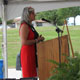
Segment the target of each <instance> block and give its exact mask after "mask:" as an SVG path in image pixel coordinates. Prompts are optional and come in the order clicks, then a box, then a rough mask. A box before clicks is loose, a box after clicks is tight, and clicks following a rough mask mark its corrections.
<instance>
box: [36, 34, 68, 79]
mask: <svg viewBox="0 0 80 80" xmlns="http://www.w3.org/2000/svg"><path fill="white" fill-rule="evenodd" d="M60 40H61V41H60V44H61V62H66V56H63V54H65V55H67V56H69V44H68V36H67V35H65V36H62V37H60ZM37 55H38V76H39V80H47V79H48V78H49V77H50V76H51V69H52V68H55V66H56V65H55V64H52V63H50V62H49V61H48V60H55V61H57V62H59V42H58V38H55V39H52V40H47V41H44V42H40V43H38V44H37Z"/></svg>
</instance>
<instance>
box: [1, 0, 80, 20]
mask: <svg viewBox="0 0 80 80" xmlns="http://www.w3.org/2000/svg"><path fill="white" fill-rule="evenodd" d="M5 1H7V2H8V4H7V8H6V9H7V20H10V19H13V18H16V17H19V16H21V14H22V10H23V8H24V7H27V6H32V7H33V8H34V9H35V11H36V12H41V11H47V10H53V9H58V8H66V7H73V6H80V0H76V1H75V0H5ZM1 3H2V0H1V1H0V12H1V9H2V5H1ZM0 17H1V13H0Z"/></svg>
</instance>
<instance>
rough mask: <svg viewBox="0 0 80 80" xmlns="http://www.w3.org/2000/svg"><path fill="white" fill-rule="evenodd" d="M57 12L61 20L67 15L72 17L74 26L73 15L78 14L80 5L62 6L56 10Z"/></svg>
mask: <svg viewBox="0 0 80 80" xmlns="http://www.w3.org/2000/svg"><path fill="white" fill-rule="evenodd" d="M57 14H58V16H59V17H60V18H62V19H63V20H65V19H67V18H69V17H74V26H75V17H76V16H77V15H79V14H80V7H69V8H62V9H59V10H58V11H57Z"/></svg>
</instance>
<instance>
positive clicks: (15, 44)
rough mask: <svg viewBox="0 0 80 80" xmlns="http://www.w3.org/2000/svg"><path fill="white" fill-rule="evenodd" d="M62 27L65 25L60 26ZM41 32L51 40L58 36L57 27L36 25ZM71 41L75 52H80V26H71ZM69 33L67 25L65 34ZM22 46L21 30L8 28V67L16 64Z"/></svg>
mask: <svg viewBox="0 0 80 80" xmlns="http://www.w3.org/2000/svg"><path fill="white" fill-rule="evenodd" d="M60 28H61V29H62V28H63V27H60ZM36 30H37V31H38V32H39V34H42V35H43V36H44V37H45V40H50V39H53V38H56V37H58V35H57V33H56V31H55V27H36ZM69 31H70V36H71V41H72V45H73V49H74V52H79V53H80V26H75V27H74V26H72V27H71V26H69ZM65 34H67V30H66V27H65V29H64V33H63V35H65ZM1 44H2V30H1V29H0V59H1V58H2V56H1V55H2V48H1ZM20 48H21V44H20V37H19V30H18V29H8V30H7V53H8V67H15V66H16V56H17V54H18V53H19V51H20Z"/></svg>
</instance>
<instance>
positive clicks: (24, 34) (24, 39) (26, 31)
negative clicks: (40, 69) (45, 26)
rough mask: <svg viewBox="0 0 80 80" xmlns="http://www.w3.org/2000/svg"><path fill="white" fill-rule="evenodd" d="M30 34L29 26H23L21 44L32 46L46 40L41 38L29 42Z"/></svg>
mask: <svg viewBox="0 0 80 80" xmlns="http://www.w3.org/2000/svg"><path fill="white" fill-rule="evenodd" d="M28 34H29V29H28V25H27V24H23V25H22V27H21V29H20V36H21V43H22V45H32V44H34V43H38V42H40V41H43V40H44V37H42V36H39V37H38V38H37V39H34V40H27V38H28Z"/></svg>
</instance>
